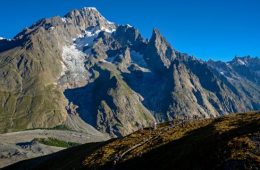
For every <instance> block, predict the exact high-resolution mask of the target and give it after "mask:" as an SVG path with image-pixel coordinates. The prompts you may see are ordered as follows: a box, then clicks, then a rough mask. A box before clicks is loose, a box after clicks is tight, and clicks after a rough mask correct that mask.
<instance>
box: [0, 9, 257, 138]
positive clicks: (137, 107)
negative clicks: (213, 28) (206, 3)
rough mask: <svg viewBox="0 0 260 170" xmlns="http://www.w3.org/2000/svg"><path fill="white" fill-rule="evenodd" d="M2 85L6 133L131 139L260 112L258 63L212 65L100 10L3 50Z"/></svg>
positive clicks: (60, 20) (43, 24)
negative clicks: (160, 126) (166, 124)
mask: <svg viewBox="0 0 260 170" xmlns="http://www.w3.org/2000/svg"><path fill="white" fill-rule="evenodd" d="M241 61H242V62H244V63H245V64H243V63H242V65H241ZM0 75H1V79H0V129H1V132H7V131H17V130H23V129H30V128H51V127H55V126H57V125H60V124H66V125H67V126H69V127H70V128H72V129H73V128H74V129H75V127H78V128H76V130H78V129H81V130H82V129H83V130H84V129H85V130H86V129H88V127H89V125H91V126H94V127H95V128H96V129H98V130H100V131H101V132H105V133H109V134H110V135H112V136H122V135H127V134H129V133H131V132H133V131H135V130H137V129H138V128H140V127H145V126H150V125H151V124H153V123H154V121H155V120H156V121H166V120H171V119H173V118H185V119H192V118H197V117H216V116H219V115H224V114H228V113H231V112H243V111H248V110H258V109H260V103H259V101H260V91H259V89H260V88H259V86H260V85H259V59H258V58H250V57H247V58H235V59H234V60H233V61H232V62H230V63H223V62H213V61H209V62H203V61H200V60H198V59H196V58H193V57H190V56H188V55H186V54H183V53H180V52H178V51H176V50H174V49H173V48H172V47H171V45H170V44H169V43H168V42H167V40H166V39H165V38H164V37H163V36H162V35H161V34H160V32H159V31H158V30H157V29H154V30H153V33H152V37H151V38H150V40H149V41H147V40H145V39H143V38H142V36H141V34H140V33H139V31H138V30H137V29H136V28H134V27H132V26H129V25H117V24H115V23H112V22H109V21H108V20H106V19H105V18H104V17H103V16H102V15H101V14H100V13H99V12H98V11H97V10H96V9H95V8H83V9H81V10H74V11H72V12H70V13H68V14H67V15H65V16H64V17H54V18H50V19H43V20H40V21H39V22H37V23H36V24H34V25H32V26H31V27H30V28H27V29H25V30H23V31H22V32H21V33H19V34H18V35H17V36H16V37H14V39H12V40H0ZM71 115H73V116H71ZM71 117H77V118H74V119H73V120H77V121H72V120H71ZM82 120H83V121H82ZM84 123H85V125H84Z"/></svg>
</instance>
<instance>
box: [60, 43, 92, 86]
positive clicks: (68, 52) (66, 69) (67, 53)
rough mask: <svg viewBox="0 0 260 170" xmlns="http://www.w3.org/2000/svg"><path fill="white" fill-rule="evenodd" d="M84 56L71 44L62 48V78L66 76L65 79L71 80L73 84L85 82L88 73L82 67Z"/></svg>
mask: <svg viewBox="0 0 260 170" xmlns="http://www.w3.org/2000/svg"><path fill="white" fill-rule="evenodd" d="M85 56H86V55H85V54H84V53H83V52H81V51H79V50H78V49H76V46H75V45H74V44H73V45H71V46H64V47H63V51H62V62H61V64H62V69H63V70H62V72H61V77H62V76H67V79H72V80H74V81H75V82H79V81H84V80H85V81H86V80H88V79H89V76H90V73H89V72H88V71H87V70H86V68H85V66H84V62H85Z"/></svg>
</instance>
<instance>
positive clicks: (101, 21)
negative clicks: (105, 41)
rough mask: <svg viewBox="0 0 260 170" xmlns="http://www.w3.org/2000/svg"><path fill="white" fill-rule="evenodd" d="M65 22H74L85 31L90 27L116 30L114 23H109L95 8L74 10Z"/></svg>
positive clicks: (66, 16) (66, 17)
mask: <svg viewBox="0 0 260 170" xmlns="http://www.w3.org/2000/svg"><path fill="white" fill-rule="evenodd" d="M63 20H64V21H65V22H72V23H73V24H75V25H76V26H78V27H80V28H81V29H83V30H85V29H86V28H88V27H93V26H94V27H95V26H99V27H100V28H101V29H110V30H112V29H115V28H116V26H115V24H114V23H112V22H110V21H108V20H107V19H106V18H105V17H103V16H102V15H101V14H100V12H99V11H98V10H97V9H96V8H93V7H84V8H82V9H80V10H73V11H71V12H69V13H68V14H67V15H65V17H64V19H63Z"/></svg>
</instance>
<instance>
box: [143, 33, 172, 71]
mask: <svg viewBox="0 0 260 170" xmlns="http://www.w3.org/2000/svg"><path fill="white" fill-rule="evenodd" d="M175 57H176V56H175V52H174V50H173V49H172V47H171V46H170V44H169V43H168V42H167V41H166V40H165V38H163V37H162V36H161V34H160V32H159V31H158V30H157V29H154V30H153V34H152V37H151V39H150V41H149V43H148V45H147V49H146V52H145V59H146V60H147V63H148V64H149V66H150V67H151V68H152V69H153V70H154V71H156V72H162V71H164V70H165V69H168V68H169V67H170V65H171V62H172V61H173V60H174V58H175Z"/></svg>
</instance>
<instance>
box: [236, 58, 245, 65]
mask: <svg viewBox="0 0 260 170" xmlns="http://www.w3.org/2000/svg"><path fill="white" fill-rule="evenodd" d="M237 62H238V64H240V65H246V63H245V62H244V61H242V60H240V59H237Z"/></svg>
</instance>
